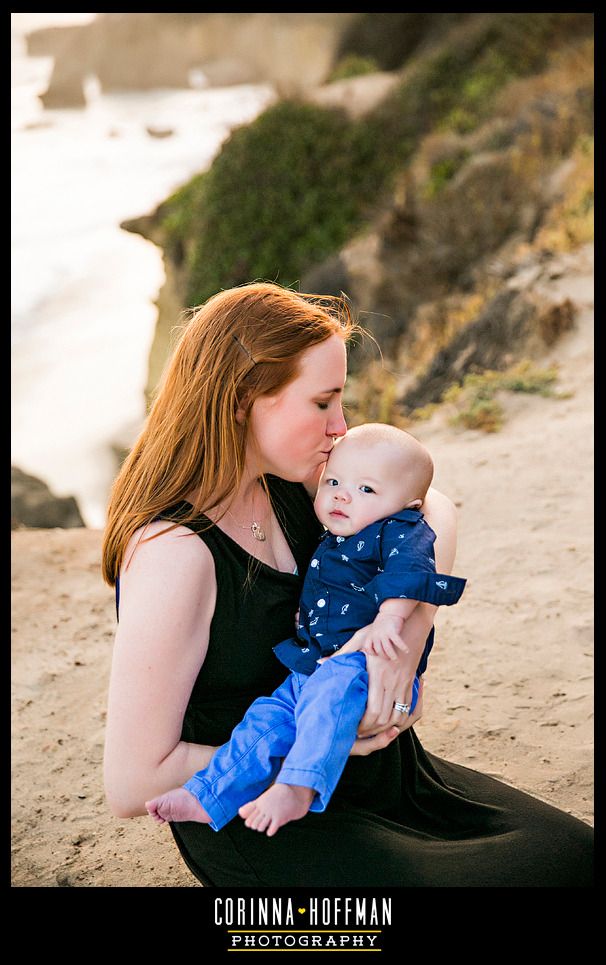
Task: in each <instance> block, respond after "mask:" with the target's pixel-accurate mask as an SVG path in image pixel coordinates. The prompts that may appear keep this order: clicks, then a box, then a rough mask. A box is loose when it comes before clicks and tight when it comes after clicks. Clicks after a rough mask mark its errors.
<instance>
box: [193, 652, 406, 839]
mask: <svg viewBox="0 0 606 965" xmlns="http://www.w3.org/2000/svg"><path fill="white" fill-rule="evenodd" d="M418 683H419V682H418V678H415V683H414V687H413V699H412V703H411V713H412V711H413V710H414V707H415V704H416V702H417V694H418ZM367 698H368V673H367V671H366V657H365V655H364V654H363V653H361V652H359V651H358V652H356V653H344V654H336V655H335V656H334V657H331V658H330V660H326V662H325V663H323V664H321V665H320V666H319V667H318V669H317V670H315V671H314V672H313V674H311V676H306V675H305V674H300V673H296V672H293V673H291V674H289V676H288V677H287V678H286V680H285V681H284V682H283V683H282V684H280V686H279V687H278V688H277V689H276V690H274V692H273V694H272V695H271V696H270V697H259V698H258V700H255V701H254V703H253V704H251V706H250V707H249V708H248V710H247V711H246V714H245V715H244V717H243V719H242V720H241V721H240V723H239V724H238V725H237V726H236V727H235V728H234V729H233V731H232V734H231V737H230V739H229V741H228V742H227V743H226V744H223V745H222V746H221V747H219V748H218V749H217V750H216V751H215V753H214V754H213V757H212V759H211V762H210V764H209V765H208V767H207V768H205V769H204V770H203V771H198V773H197V774H194V776H193V777H192V778H191V779H190V780H189V781H187V783H186V784H184V785H183V786H184V787H185V788H186V789H187V790H188V791H190V792H191V793H192V794H193V795H194V797H196V798H197V799H198V801H199V802H200V804H201V805H202V807H203V808H204V810H205V811H206V812H207V813H208V814H209V816H210V817H211V819H212V820H211V823H210V827H211V828H213V830H215V831H220V830H221V828H222V827H224V826H225V825H226V824H227V823H228V822H229V821H231V819H232V818H234V817H235V816H236V815H237V813H238V809H239V808H240V807H241V806H242V805H243V804H246V803H247V802H248V801H252V800H253V799H254V798H256V797H258V796H259V794H261V793H262V792H263V791H264V790H266V788H267V787H268V786H269V785H270V784H271V783H272V782H273V781H274V779H275V780H276V783H278V784H297V785H300V786H302V787H310V788H313V789H314V790H315V791H316V792H317V793H316V796H315V797H314V799H313V801H312V803H311V807H310V810H311V811H324V810H325V809H326V806H327V804H328V802H329V801H330V798H331V795H332V793H333V791H334V789H335V787H336V786H337V782H338V780H339V778H340V777H341V774H342V772H343V768H344V767H345V764H346V762H347V758H348V757H349V752H350V751H351V748H352V746H353V743H354V741H355V739H356V734H357V730H358V725H359V723H360V720H361V719H362V716H363V715H364V711H365V709H366V701H367ZM282 759H284V762H283V763H282Z"/></svg>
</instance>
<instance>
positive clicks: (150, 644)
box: [104, 522, 217, 818]
mask: <svg viewBox="0 0 606 965" xmlns="http://www.w3.org/2000/svg"><path fill="white" fill-rule="evenodd" d="M165 528H166V523H162V522H157V523H153V524H151V525H150V526H149V527H148V528H147V530H146V532H145V535H146V536H148V535H152V534H153V533H154V532H157V531H159V530H160V531H161V530H162V529H165ZM139 537H140V531H139V532H138V533H136V534H135V536H134V537H133V539H132V540H131V543H130V544H129V546H128V548H127V553H126V555H125V560H127V561H128V563H127V565H126V566H125V567H123V568H122V573H121V578H120V622H119V624H118V630H117V633H116V641H115V645H114V653H113V659H112V670H111V677H110V684H109V698H108V710H107V727H106V738H105V755H104V780H105V791H106V798H107V802H108V804H109V807H110V810H111V811H112V813H113V814H115V815H116V816H117V817H123V818H125V817H136V816H137V815H143V814H146V813H147V812H146V809H145V803H144V802H145V801H148V800H150V799H151V798H152V797H155V796H156V795H158V794H160V793H162V792H163V791H167V790H169V789H171V788H174V787H178V786H179V785H181V784H184V783H185V781H187V780H188V779H189V778H190V777H191V776H192V774H194V773H195V772H196V771H198V770H201V769H202V768H204V767H206V765H207V764H208V762H209V761H210V758H211V756H212V754H213V752H214V750H215V748H214V747H211V746H210V745H200V744H190V743H187V742H185V741H181V740H180V736H181V728H182V725H183V718H184V715H185V710H186V707H187V703H188V700H189V697H190V695H191V691H192V688H193V685H194V682H195V680H196V677H197V675H198V673H199V670H200V667H201V666H202V664H203V663H204V659H205V657H206V651H207V648H208V640H209V633H210V623H211V620H212V616H213V613H214V609H215V601H216V590H217V587H216V577H215V569H214V563H213V558H212V555H211V553H210V551H209V549H208V547H207V546H206V545H205V544H204V543H203V541H202V540H201V539H199V538H198V537H197V536H193V535H192V533H191V530H188V529H185V527H178V528H177V529H174V530H173V531H172V532H170V533H166V534H164V535H162V536H159V537H158V538H157V539H154V540H151V542H147V543H140V544H139V545H137V542H138V539H139ZM135 546H137V548H136V552H134V555H132V554H133V549H134V547H135Z"/></svg>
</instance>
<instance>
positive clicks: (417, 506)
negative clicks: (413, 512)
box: [404, 499, 423, 509]
mask: <svg viewBox="0 0 606 965" xmlns="http://www.w3.org/2000/svg"><path fill="white" fill-rule="evenodd" d="M422 505H423V500H422V499H413V500H412V501H411V502H410V503H407V504H406V506H405V507H404V509H420V508H421V506H422Z"/></svg>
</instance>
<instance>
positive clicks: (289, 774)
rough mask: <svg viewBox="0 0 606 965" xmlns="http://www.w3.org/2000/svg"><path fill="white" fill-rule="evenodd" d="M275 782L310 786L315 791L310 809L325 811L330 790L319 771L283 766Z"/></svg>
mask: <svg viewBox="0 0 606 965" xmlns="http://www.w3.org/2000/svg"><path fill="white" fill-rule="evenodd" d="M276 784H295V785H298V786H299V787H310V788H311V789H312V790H313V791H315V792H316V796H315V797H314V799H313V800H312V802H311V804H310V806H309V810H310V811H325V810H326V805H327V804H328V801H329V800H330V792H329V788H328V785H327V783H326V779H325V777H324V775H323V774H322V773H320V771H307V770H305V769H304V768H298V767H283V768H282V770H281V771H280V773H279V774H278V776H277V778H276Z"/></svg>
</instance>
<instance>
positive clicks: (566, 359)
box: [12, 249, 593, 887]
mask: <svg viewBox="0 0 606 965" xmlns="http://www.w3.org/2000/svg"><path fill="white" fill-rule="evenodd" d="M592 271H593V263H592V260H591V257H590V251H589V250H588V249H585V250H583V252H580V253H579V254H578V255H577V256H575V258H574V259H572V263H571V267H570V270H568V271H567V272H566V273H565V274H564V275H563V276H562V277H561V278H560V279H558V280H555V281H554V282H553V284H554V287H555V288H557V289H558V290H559V291H561V293H562V295H563V297H565V296H566V295H568V296H569V297H571V298H572V299H573V300H574V302H575V304H576V305H577V306H578V314H577V319H576V325H575V328H574V330H572V331H571V332H569V333H567V334H566V335H564V336H562V338H561V339H560V340H559V342H558V343H556V345H555V346H554V347H553V349H552V350H551V351H550V352H549V354H546V356H545V358H544V359H543V360H542V364H545V365H549V364H553V363H557V364H558V365H559V371H560V380H559V385H558V389H559V391H561V392H566V393H570V395H569V397H567V398H543V397H540V396H529V395H513V394H506V395H503V397H502V398H501V400H500V401H501V402H502V404H503V406H504V408H505V411H506V414H507V419H506V422H505V425H504V427H503V428H502V429H501V431H500V432H498V433H494V434H490V435H487V434H484V433H482V432H476V431H469V430H460V429H453V428H452V427H450V426H448V425H447V424H446V413H445V412H438V413H436V414H435V415H434V417H433V418H432V419H431V421H429V422H425V423H419V424H418V425H415V427H414V428H413V432H414V433H415V434H416V435H417V436H418V437H419V438H420V439H421V440H422V441H423V442H425V443H426V444H427V445H428V447H429V448H430V450H431V452H432V454H433V456H434V461H435V464H436V477H435V485H436V486H437V487H438V488H439V489H441V490H442V491H443V492H445V493H447V494H448V495H449V496H450V497H451V498H452V499H454V500H455V501H456V503H457V504H458V506H459V512H460V527H459V552H458V557H457V561H456V566H455V570H454V572H455V573H456V574H457V575H461V576H466V577H467V578H468V586H467V589H466V592H465V595H464V597H463V599H462V601H461V603H460V604H459V605H458V606H457V607H453V608H450V609H446V608H444V609H443V610H442V611H441V612H440V613H439V616H438V621H437V642H436V646H435V648H434V651H433V653H432V657H431V660H430V665H429V668H428V671H427V674H426V689H425V707H424V716H423V719H422V720H421V721H420V722H419V723H418V724H417V725H416V731H417V734H418V735H419V737H420V739H421V741H422V743H423V744H424V746H425V747H426V749H427V750H429V751H431V752H432V753H434V754H437V755H438V756H440V757H444V758H446V759H447V760H451V761H455V762H457V763H460V764H463V765H465V766H467V767H470V768H473V769H476V770H480V771H483V772H485V773H487V774H490V775H492V776H494V777H496V778H497V779H499V780H501V781H504V782H506V783H508V784H512V785H514V786H516V787H518V788H520V789H521V790H523V791H526V792H528V793H530V794H533V795H535V796H536V797H538V798H540V799H541V800H543V801H546V802H548V803H549V804H552V805H555V806H557V807H559V808H562V809H563V810H565V811H567V812H569V813H570V814H573V815H574V816H575V817H578V818H580V819H582V820H583V821H586V822H587V823H589V824H593V810H592V802H593V656H592V653H593V651H592V599H593V597H592V558H593V542H592V539H593V519H592V470H593V395H592V381H593V350H592V337H593V331H592V329H593V304H592V286H593V278H592ZM558 286H559V288H558ZM101 538H102V534H101V531H99V530H89V529H76V530H59V529H55V530H20V531H15V532H14V533H13V534H12V548H13V570H12V591H13V611H12V636H13V675H12V689H13V697H12V714H13V756H12V769H13V844H12V849H13V861H12V884H13V886H16V887H32V886H33V887H61V886H72V887H118V886H144V887H171V886H172V887H175V886H177V887H200V885H199V884H198V882H197V881H196V880H195V879H194V878H193V877H192V876H191V875H190V873H189V871H188V870H187V868H186V867H185V865H184V864H183V863H182V861H181V858H180V856H179V854H178V852H177V850H176V848H175V846H174V845H173V842H172V836H171V834H170V831H169V829H168V828H167V827H158V826H156V825H154V824H153V822H152V820H151V819H150V818H148V817H140V818H136V819H131V820H121V819H118V818H115V817H113V816H112V815H111V814H110V813H109V810H108V808H107V806H106V804H105V801H104V795H103V782H102V754H103V740H104V722H105V704H106V696H107V684H108V679H109V670H110V662H111V652H112V641H113V635H114V632H115V606H114V598H113V594H112V592H111V591H110V590H109V589H108V587H107V586H105V584H104V583H103V582H102V580H101V576H100V571H99V560H100V548H101ZM251 833H254V832H251Z"/></svg>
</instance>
